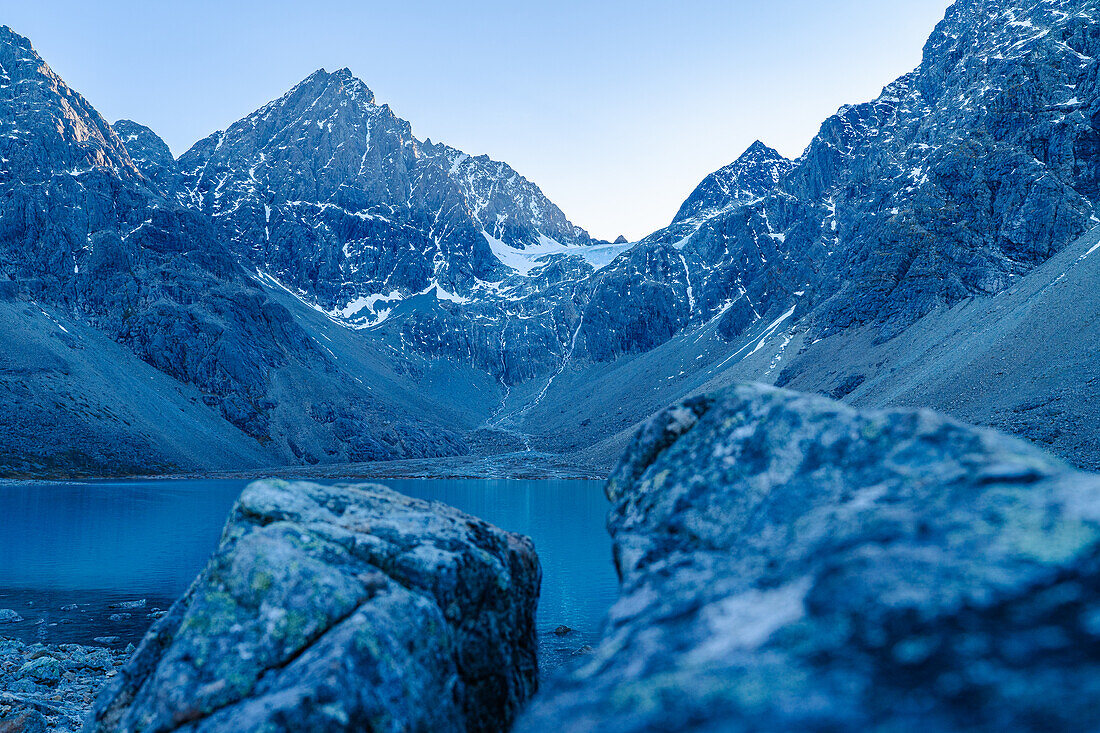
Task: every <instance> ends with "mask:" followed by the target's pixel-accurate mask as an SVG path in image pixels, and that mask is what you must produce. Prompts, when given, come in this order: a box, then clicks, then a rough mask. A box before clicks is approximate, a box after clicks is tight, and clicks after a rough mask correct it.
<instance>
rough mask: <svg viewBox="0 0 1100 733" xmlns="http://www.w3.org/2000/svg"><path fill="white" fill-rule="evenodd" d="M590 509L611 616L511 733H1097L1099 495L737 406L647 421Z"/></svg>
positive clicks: (873, 420) (834, 408) (1000, 466)
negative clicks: (607, 564) (611, 567)
mask: <svg viewBox="0 0 1100 733" xmlns="http://www.w3.org/2000/svg"><path fill="white" fill-rule="evenodd" d="M607 493H608V496H609V498H610V499H611V501H612V502H613V504H614V507H613V510H612V513H611V516H610V519H609V527H610V530H611V533H612V535H613V536H614V544H615V558H616V564H617V566H618V570H619V574H620V578H621V598H620V600H619V602H618V603H617V605H616V606H615V607H614V608H613V609H612V610H611V612H610V615H609V619H608V624H607V628H606V634H605V637H604V640H603V641H602V643H601V644H600V646H599V647H598V648H597V649H596V651H595V652H594V654H593V655H592V656H591V657H590V658H588V659H587V660H586V661H584V662H583V663H582V664H583V666H580V667H579V668H577V669H576V670H575V671H574V672H572V673H570V674H569V675H568V676H566V677H564V678H562V679H560V680H557V681H554V682H552V683H551V685H550V689H548V690H547V691H546V692H544V693H543V695H541V696H540V697H539V698H537V699H536V701H535V703H534V704H533V706H532V708H531V710H530V711H529V712H528V713H527V715H526V716H525V717H524V718H523V719H522V720H521V721H520V723H519V725H518V730H520V731H525V732H528V731H543V730H558V731H565V732H577V731H688V730H691V731H718V730H721V731H750V730H751V731H770V730H876V731H902V730H926V731H938V730H958V729H966V730H980V731H999V730H1084V729H1089V730H1092V729H1096V728H1097V726H1098V725H1100V707H1098V706H1097V705H1096V702H1095V701H1096V700H1097V695H1098V694H1100V674H1098V673H1100V622H1098V619H1100V477H1097V476H1094V475H1090V474H1085V473H1081V472H1078V471H1076V470H1073V469H1070V468H1069V467H1067V466H1065V465H1064V464H1062V463H1060V462H1059V461H1058V460H1057V459H1055V458H1053V457H1051V456H1049V455H1048V454H1046V453H1044V452H1042V451H1040V450H1038V449H1036V448H1034V447H1032V446H1030V445H1028V444H1025V443H1023V442H1021V441H1018V440H1015V439H1011V438H1008V437H1005V436H1002V435H1000V434H998V433H995V432H993V431H989V430H982V429H977V428H973V427H968V426H965V425H962V424H959V423H956V422H953V421H951V420H949V419H947V418H944V417H941V416H939V415H937V414H934V413H932V412H928V411H908V412H907V411H894V412H857V411H855V410H853V409H850V408H848V407H846V406H844V405H841V404H839V403H836V402H832V401H830V400H827V399H824V398H819V397H811V396H805V395H801V394H796V393H792V392H787V391H783V390H777V389H772V388H766V387H760V386H743V387H737V388H734V389H731V390H729V391H726V392H723V393H719V394H716V395H713V396H708V397H700V398H695V399H693V400H690V401H688V402H685V403H683V404H681V405H678V406H676V407H673V408H670V409H669V410H666V411H665V412H663V413H661V414H660V415H658V416H657V417H655V418H654V419H653V420H652V421H650V422H649V423H648V424H647V425H646V426H645V427H644V428H642V429H641V430H640V431H639V432H638V434H637V435H636V437H635V438H634V440H633V442H632V444H631V445H630V447H629V449H628V451H627V453H626V455H625V456H624V458H623V459H622V461H621V462H620V463H619V465H618V467H617V468H616V470H615V471H614V472H613V474H612V476H611V478H610V480H609V481H608V483H607Z"/></svg>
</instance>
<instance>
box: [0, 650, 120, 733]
mask: <svg viewBox="0 0 1100 733" xmlns="http://www.w3.org/2000/svg"><path fill="white" fill-rule="evenodd" d="M133 650H134V647H133V646H132V645H131V646H128V647H127V648H125V649H122V650H120V649H112V648H109V647H102V646H83V645H80V644H49V645H46V644H26V643H24V642H22V641H19V640H18V639H9V638H5V637H3V636H0V733H45V732H46V731H50V732H51V733H76V732H77V731H79V730H80V729H81V726H82V724H83V721H84V717H85V716H86V715H87V713H88V711H89V710H91V707H92V703H93V702H94V700H95V696H96V695H97V694H98V693H99V690H100V689H101V688H102V687H103V685H104V684H106V683H107V681H108V680H110V679H111V678H112V677H114V676H115V675H117V674H118V670H119V669H120V668H121V667H122V666H123V665H124V664H125V663H126V661H127V660H128V659H129V657H130V655H131V654H132V653H133Z"/></svg>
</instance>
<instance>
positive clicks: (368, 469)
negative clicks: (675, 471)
mask: <svg viewBox="0 0 1100 733" xmlns="http://www.w3.org/2000/svg"><path fill="white" fill-rule="evenodd" d="M607 473H608V470H607V469H606V468H605V467H599V466H594V465H586V464H583V463H579V462H576V461H573V460H571V459H569V458H568V457H566V456H562V455H558V454H553V453H542V452H537V451H533V452H518V453H502V454H497V455H489V456H485V455H465V456H443V457H438V458H408V459H401V460H394V461H371V462H368V463H333V464H319V465H314V466H277V467H266V468H242V469H239V470H230V471H207V472H168V473H148V474H119V475H107V474H91V473H90V474H81V473H73V472H58V473H54V472H45V473H42V474H23V473H20V474H9V475H5V476H0V486H4V485H5V484H20V483H28V482H49V483H55V482H56V483H67V482H80V483H91V482H98V481H154V480H157V481H159V480H191V479H212V480H244V481H258V480H261V479H266V478H284V479H296V480H315V481H316V480H323V481H332V480H347V481H385V480H388V479H425V480H437V479H438V480H450V479H501V480H516V481H538V480H585V481H603V480H605V479H606V478H607Z"/></svg>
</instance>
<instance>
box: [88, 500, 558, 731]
mask: <svg viewBox="0 0 1100 733" xmlns="http://www.w3.org/2000/svg"><path fill="white" fill-rule="evenodd" d="M539 579H540V570H539V564H538V560H537V558H536V556H535V552H534V548H533V546H532V544H531V542H530V540H528V539H526V538H524V537H520V536H518V535H513V534H510V533H507V532H503V531H501V530H498V529H496V528H494V527H492V526H490V525H488V524H486V523H484V522H482V521H480V520H477V519H474V518H472V517H469V516H467V515H464V514H462V513H461V512H458V511H457V510H454V509H451V508H450V507H446V506H444V505H441V504H434V503H427V502H422V501H418V500H413V499H409V498H407V497H404V496H401V495H400V494H397V493H395V492H392V491H390V490H388V489H385V488H383V487H379V486H371V485H364V486H342V487H322V486H318V485H315V484H307V483H286V482H282V481H269V482H258V483H254V484H252V485H251V486H249V487H248V488H247V489H246V490H245V491H244V493H243V494H242V495H241V498H240V500H239V501H238V503H237V504H236V506H235V508H234V509H233V512H232V515H231V517H230V519H229V522H228V524H227V525H226V528H225V532H224V533H223V536H222V540H221V543H220V545H219V547H218V550H217V551H216V553H215V554H214V556H213V558H212V559H211V560H210V562H209V564H208V565H207V567H206V569H205V570H204V571H203V573H202V574H201V575H200V576H199V578H198V579H197V580H196V581H195V583H194V584H193V585H192V587H191V589H190V590H189V591H188V593H187V594H186V595H185V596H184V598H183V599H181V600H180V601H179V602H178V603H176V604H175V605H174V606H173V608H172V609H171V611H170V612H169V613H168V615H167V616H165V617H164V618H163V619H161V620H159V621H158V622H157V623H156V624H155V625H154V626H153V628H152V630H151V631H150V632H149V634H148V635H147V636H146V638H145V639H144V641H143V642H142V643H141V645H140V646H139V647H138V649H137V651H136V652H135V654H134V656H133V658H132V660H131V661H130V663H129V664H128V665H127V666H126V667H125V668H124V669H123V670H122V672H121V673H120V675H119V676H118V677H117V678H116V679H115V680H114V681H112V682H111V683H110V684H109V686H108V687H107V688H106V689H105V690H104V692H103V693H102V694H101V696H100V698H99V699H98V701H97V702H96V705H95V707H94V709H93V713H92V714H91V715H90V716H89V718H88V721H87V730H89V731H103V732H104V733H106V732H107V731H110V732H111V733H122V732H123V731H170V730H186V731H195V732H198V731H204V732H207V731H239V730H270V731H300V730H326V731H356V730H375V731H395V732H396V731H409V730H432V731H465V730H470V731H494V730H506V729H507V727H508V725H509V724H510V722H511V720H512V718H513V716H514V715H515V714H516V712H517V710H518V709H519V707H520V705H521V704H522V703H523V702H524V701H525V700H526V699H527V697H528V696H529V695H530V694H531V693H532V692H533V691H534V689H535V684H536V672H537V665H536V659H535V650H536V641H535V606H536V602H537V598H538V589H539Z"/></svg>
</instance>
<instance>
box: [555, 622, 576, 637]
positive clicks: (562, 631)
mask: <svg viewBox="0 0 1100 733" xmlns="http://www.w3.org/2000/svg"><path fill="white" fill-rule="evenodd" d="M572 633H573V629H571V628H569V627H568V626H566V625H565V624H562V625H561V626H559V627H557V628H556V629H554V635H555V636H568V635H569V634H572Z"/></svg>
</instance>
